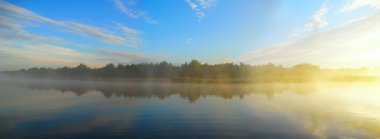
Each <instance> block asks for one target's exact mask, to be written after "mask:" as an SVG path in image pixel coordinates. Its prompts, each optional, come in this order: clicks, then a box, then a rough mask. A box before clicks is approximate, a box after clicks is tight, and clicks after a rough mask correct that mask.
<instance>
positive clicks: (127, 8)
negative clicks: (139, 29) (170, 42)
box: [114, 0, 157, 24]
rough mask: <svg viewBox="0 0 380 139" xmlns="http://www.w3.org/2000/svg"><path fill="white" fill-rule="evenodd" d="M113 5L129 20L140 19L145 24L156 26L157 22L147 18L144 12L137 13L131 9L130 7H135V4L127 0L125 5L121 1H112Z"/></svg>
mask: <svg viewBox="0 0 380 139" xmlns="http://www.w3.org/2000/svg"><path fill="white" fill-rule="evenodd" d="M114 3H115V5H116V7H117V8H118V9H119V10H120V11H121V12H123V13H124V14H125V15H126V16H128V17H130V18H136V19H139V18H141V19H143V20H144V21H145V22H146V23H149V24H157V21H156V20H154V19H152V18H151V17H149V16H148V15H147V13H146V12H144V11H138V10H135V9H133V8H132V6H133V5H135V3H136V2H133V1H131V0H127V1H126V3H124V2H123V1H122V0H114Z"/></svg>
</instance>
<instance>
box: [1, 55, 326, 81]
mask: <svg viewBox="0 0 380 139" xmlns="http://www.w3.org/2000/svg"><path fill="white" fill-rule="evenodd" d="M8 73H9V74H11V75H15V76H18V75H20V76H29V77H38V78H47V77H52V78H65V79H67V78H70V79H125V80H127V79H170V80H172V81H178V82H181V81H197V82H216V81H220V82H254V81H259V82H273V81H297V82H303V81H312V80H315V79H316V78H320V77H321V76H322V75H326V73H332V70H323V69H321V68H320V67H319V66H316V65H312V64H298V65H295V66H292V67H283V66H281V65H274V64H272V63H268V64H264V65H254V66H253V65H248V64H244V63H239V64H234V63H223V64H207V63H201V62H199V61H197V60H192V61H190V62H186V63H184V64H181V65H179V66H176V65H173V64H171V63H168V62H166V61H163V62H160V63H141V64H117V65H115V64H113V63H110V64H107V65H105V66H104V67H100V68H91V67H88V66H86V65H84V64H79V65H78V66H76V67H60V68H29V69H22V70H19V71H9V72H8Z"/></svg>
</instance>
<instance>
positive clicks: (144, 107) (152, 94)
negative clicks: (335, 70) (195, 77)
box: [0, 80, 380, 139]
mask: <svg viewBox="0 0 380 139" xmlns="http://www.w3.org/2000/svg"><path fill="white" fill-rule="evenodd" d="M58 137H59V138H137V139H138V138H154V139H158V138H164V139H167V138H176V139H177V138H181V139H185V138H189V139H193V138H207V139H210V138H273V139H278V138H289V139H290V138H305V139H308V138H369V139H370V138H380V86H379V85H378V83H336V84H331V83H330V84H327V83H293V84H281V83H272V84H269V83H262V84H195V83H152V82H150V83H149V82H146V83H144V82H140V83H131V82H129V83H127V82H124V83H122V82H88V81H86V82H84V81H57V80H45V81H44V80H39V81H33V80H3V81H1V82H0V138H4V139H5V138H6V139H8V138H9V139H12V138H28V139H29V138H58Z"/></svg>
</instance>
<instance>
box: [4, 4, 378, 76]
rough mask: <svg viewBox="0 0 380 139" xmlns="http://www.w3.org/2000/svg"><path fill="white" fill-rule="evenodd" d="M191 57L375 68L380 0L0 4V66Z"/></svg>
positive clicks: (208, 60) (97, 63)
mask: <svg viewBox="0 0 380 139" xmlns="http://www.w3.org/2000/svg"><path fill="white" fill-rule="evenodd" d="M192 59H197V60H199V61H201V62H204V63H210V64H215V63H224V62H233V63H239V62H244V63H247V64H252V65H258V64H266V63H269V62H271V63H274V64H276V65H283V66H292V65H295V64H300V63H311V64H316V65H319V66H321V67H329V68H330V67H332V68H344V67H354V68H357V67H380V0H310V1H299V0H94V1H87V0H64V1H56V0H0V70H16V69H21V68H30V67H53V68H54V67H62V66H71V67H72V66H76V65H78V64H79V63H84V64H86V65H89V66H92V67H99V66H103V65H105V64H106V63H122V64H129V63H144V62H160V61H164V60H165V61H168V62H171V63H174V64H181V63H184V62H188V61H190V60H192Z"/></svg>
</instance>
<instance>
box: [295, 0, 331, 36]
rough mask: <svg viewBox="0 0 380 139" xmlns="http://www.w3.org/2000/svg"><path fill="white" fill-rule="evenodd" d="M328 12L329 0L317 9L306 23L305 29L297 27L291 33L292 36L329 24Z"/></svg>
mask: <svg viewBox="0 0 380 139" xmlns="http://www.w3.org/2000/svg"><path fill="white" fill-rule="evenodd" d="M327 13H328V6H327V2H326V1H325V2H324V3H323V4H322V6H321V7H320V8H319V9H318V11H316V12H315V13H314V14H313V15H312V16H311V17H310V19H309V21H308V22H307V23H306V24H305V25H304V27H303V29H296V30H295V31H293V32H291V33H290V37H295V36H298V35H300V34H302V33H307V32H313V31H316V30H319V29H321V28H323V27H325V26H327V25H328V21H327V19H326V15H327Z"/></svg>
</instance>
